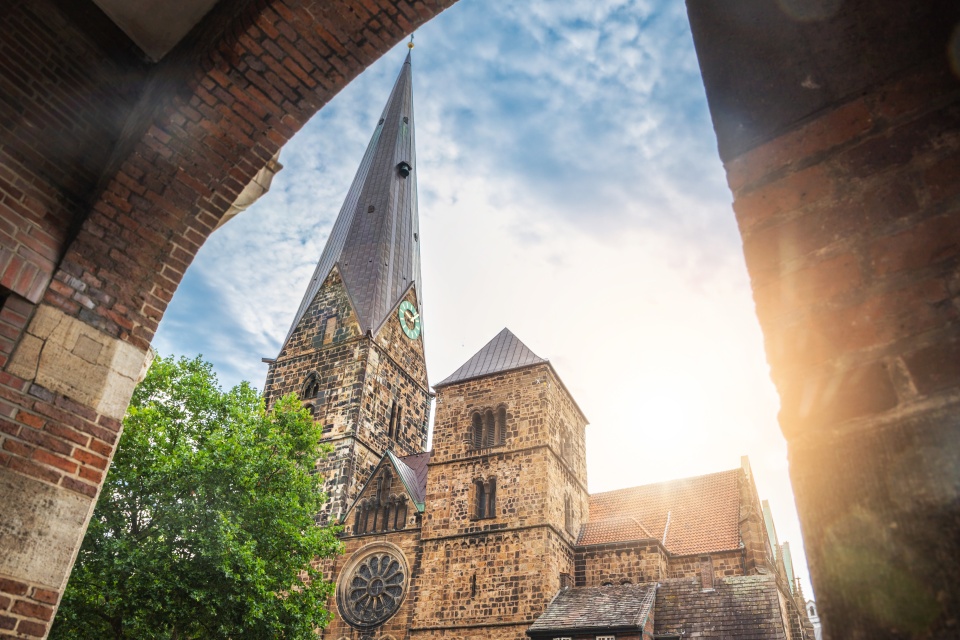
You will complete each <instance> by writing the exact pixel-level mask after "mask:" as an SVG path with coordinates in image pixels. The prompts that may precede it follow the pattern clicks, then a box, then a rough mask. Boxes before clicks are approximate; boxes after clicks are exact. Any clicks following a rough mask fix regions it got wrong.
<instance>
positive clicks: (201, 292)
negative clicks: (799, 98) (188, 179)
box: [154, 0, 811, 596]
mask: <svg viewBox="0 0 960 640" xmlns="http://www.w3.org/2000/svg"><path fill="white" fill-rule="evenodd" d="M415 42H416V45H417V46H416V48H415V50H414V53H413V64H414V101H415V122H416V135H417V171H418V185H419V189H420V200H419V201H420V227H421V236H422V242H421V246H422V251H423V255H422V260H423V282H424V292H423V299H424V308H423V317H424V325H425V328H424V337H425V344H426V350H427V365H428V370H429V375H430V379H431V380H433V381H437V380H441V379H443V378H444V377H446V376H447V375H448V374H449V373H451V372H452V371H453V370H455V369H456V368H457V367H458V366H459V365H460V364H462V363H463V362H464V361H466V360H467V359H468V358H469V357H470V356H471V355H472V354H473V353H475V352H476V351H477V350H478V349H479V348H480V347H482V346H483V345H484V344H485V343H486V342H487V341H488V340H490V339H491V338H492V337H493V336H494V335H495V334H496V333H498V332H499V331H500V329H502V328H503V327H504V326H507V327H509V328H510V329H511V330H512V331H513V332H514V333H515V334H517V336H518V337H519V338H520V339H521V340H523V341H524V342H526V343H527V345H528V346H529V347H530V348H531V349H532V350H533V351H534V352H535V353H537V354H538V355H540V356H543V357H546V358H549V359H550V360H551V362H553V364H554V366H555V367H556V368H557V370H558V372H559V374H560V375H561V377H563V379H564V381H565V382H566V384H567V386H568V387H569V388H570V389H571V391H572V393H573V395H574V396H575V397H576V399H577V401H578V402H579V403H580V405H581V406H582V408H583V410H584V411H585V413H586V414H587V416H588V418H589V419H590V421H591V426H590V427H588V463H589V483H590V489H591V491H606V490H611V489H616V488H621V487H627V486H633V485H637V484H643V483H647V482H656V481H659V480H666V479H670V478H677V477H683V476H689V475H698V474H702V473H708V472H712V471H719V470H723V469H729V468H733V467H736V466H738V465H739V462H740V456H741V455H749V456H750V460H751V464H752V467H753V470H754V472H755V474H756V480H757V484H758V489H759V492H760V496H761V498H766V499H769V500H770V502H771V506H772V508H773V512H774V516H775V518H776V521H777V528H778V533H779V535H780V538H781V541H782V540H790V541H791V546H792V547H793V553H794V558H795V562H797V564H798V565H799V566H798V567H797V568H798V573H799V575H800V576H801V578H802V580H803V585H804V588H805V590H806V592H807V595H808V596H809V595H811V591H810V585H809V580H808V579H807V574H806V569H805V567H804V566H803V563H804V560H803V549H802V543H801V537H800V531H799V524H798V522H797V519H796V515H795V508H794V504H793V498H792V495H791V492H790V486H789V478H788V475H787V461H786V447H785V444H784V442H783V439H782V437H781V435H780V432H779V427H778V425H777V419H776V414H777V410H778V399H777V396H776V392H775V390H774V388H773V385H772V383H771V382H770V379H769V375H768V368H767V365H766V361H765V359H764V354H763V336H762V334H761V333H760V329H759V324H758V322H757V320H756V317H755V315H754V309H753V302H752V298H751V294H750V289H749V281H748V278H747V275H746V269H745V267H744V263H743V255H742V250H741V244H740V237H739V234H738V233H737V229H736V224H735V220H734V216H733V211H732V209H731V206H730V202H731V196H730V193H729V190H728V189H727V187H726V183H725V178H724V174H723V168H722V166H721V164H720V160H719V158H718V156H717V150H716V138H715V136H714V133H713V129H712V126H711V124H710V115H709V112H708V110H707V106H706V99H705V96H704V91H703V84H702V81H701V79H700V75H699V69H698V66H697V61H696V56H695V53H694V50H693V43H692V40H691V36H690V29H689V25H688V23H687V17H686V12H685V9H684V6H683V3H679V2H666V1H657V2H654V1H653V0H650V1H638V2H631V1H615V0H571V1H567V2H564V3H556V2H550V1H548V0H530V1H527V2H523V3H515V2H508V1H505V0H460V1H459V2H458V3H457V4H456V5H454V7H453V8H452V9H450V10H448V11H446V12H445V13H443V14H441V15H440V16H439V17H438V18H436V19H434V20H433V21H432V22H430V23H429V24H427V25H426V26H424V27H423V28H421V29H420V30H419V31H418V32H417V34H416V40H415ZM405 53H406V47H405V45H403V44H401V45H398V46H397V48H396V49H394V50H393V51H392V52H390V53H388V54H387V55H385V56H384V57H383V58H382V59H381V60H380V61H379V62H377V63H376V64H374V65H373V66H371V67H370V68H369V69H368V70H367V71H366V72H365V73H364V74H362V75H361V76H360V77H359V78H358V79H357V80H355V81H354V82H353V83H351V84H350V85H349V86H348V87H347V88H346V89H344V90H343V91H342V92H341V93H340V94H339V95H338V96H337V97H336V98H335V99H334V100H333V101H332V102H331V103H330V104H329V105H328V106H327V107H325V108H324V109H323V110H322V111H321V112H320V113H319V114H317V116H316V117H314V118H313V119H312V120H311V121H310V123H309V124H307V126H305V127H304V129H303V130H302V131H301V132H300V133H299V134H298V135H297V136H296V137H295V138H294V139H293V140H292V141H291V142H290V143H289V144H288V145H287V146H286V147H285V148H284V150H283V152H282V153H281V162H282V163H283V165H284V167H285V168H284V169H283V171H281V172H280V173H279V174H278V176H277V178H276V179H275V181H274V184H273V187H272V189H271V191H270V193H268V194H267V195H266V196H265V197H264V198H263V199H262V200H261V201H259V202H258V203H257V204H256V205H254V207H252V208H251V209H250V210H248V211H247V212H245V213H244V214H242V215H240V216H239V217H238V218H236V219H235V220H233V221H231V222H230V223H229V224H228V225H226V226H225V227H224V228H223V229H221V230H219V231H217V232H216V233H214V234H213V235H212V236H211V238H210V239H209V240H208V241H207V243H206V245H205V246H204V247H203V248H202V249H201V251H200V253H199V254H198V256H197V258H196V260H195V261H194V264H193V265H192V266H191V268H190V269H189V270H188V272H187V274H186V276H185V278H184V281H183V283H182V284H181V286H180V289H179V290H178V292H177V294H176V296H175V297H174V300H173V302H172V304H171V305H170V307H169V309H168V310H167V313H166V315H165V317H164V320H163V322H162V323H161V325H160V330H159V331H158V333H157V337H156V339H155V341H154V347H155V348H156V349H157V350H158V351H159V352H160V353H162V354H164V355H166V354H170V353H175V354H185V355H195V354H197V353H202V354H203V355H204V357H205V358H206V359H208V360H210V361H211V362H213V364H214V366H215V368H216V370H217V372H218V374H219V376H220V379H221V381H222V382H223V383H224V384H225V385H232V384H235V383H237V382H239V381H240V380H243V379H246V380H250V381H251V382H252V383H253V384H254V385H255V386H257V387H258V388H260V387H262V385H263V380H264V378H265V375H266V368H265V365H263V364H261V362H260V358H261V357H275V356H276V354H277V353H278V352H279V349H280V343H281V340H283V338H284V336H285V335H286V332H287V329H288V328H289V323H290V322H291V321H292V319H293V315H294V313H295V312H296V309H297V306H298V304H299V302H300V298H301V296H302V295H303V292H304V290H305V288H306V286H307V283H308V281H309V279H310V276H311V274H312V272H313V268H314V266H315V264H316V261H317V260H318V258H319V257H320V253H321V251H322V249H323V244H324V242H325V240H326V237H327V234H328V233H329V231H330V227H331V225H332V224H333V221H334V218H335V216H336V214H337V212H338V211H339V208H340V205H341V203H342V200H343V197H344V195H345V194H346V191H347V188H348V187H349V185H350V181H351V179H352V177H353V173H354V171H355V170H356V167H357V165H358V164H359V162H360V158H361V156H362V155H363V151H364V149H365V147H366V144H367V142H368V140H369V136H370V134H371V133H372V131H373V128H374V126H375V124H376V121H377V118H378V117H379V114H380V111H381V110H382V108H383V104H384V102H385V101H386V98H387V95H388V94H389V91H390V88H391V86H392V84H393V81H394V79H395V77H396V74H397V72H398V71H399V69H400V65H401V63H402V61H403V57H404V55H405Z"/></svg>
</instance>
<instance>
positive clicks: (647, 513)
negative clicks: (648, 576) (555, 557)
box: [577, 469, 741, 555]
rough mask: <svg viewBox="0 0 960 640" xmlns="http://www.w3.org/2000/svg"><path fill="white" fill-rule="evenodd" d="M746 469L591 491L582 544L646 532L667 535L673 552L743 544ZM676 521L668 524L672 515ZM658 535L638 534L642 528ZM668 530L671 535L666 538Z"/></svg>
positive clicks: (706, 550) (622, 539) (659, 536)
mask: <svg viewBox="0 0 960 640" xmlns="http://www.w3.org/2000/svg"><path fill="white" fill-rule="evenodd" d="M740 474H741V470H740V469H731V470H730V471H721V472H719V473H711V474H708V475H705V476H697V477H694V478H683V479H681V480H671V481H669V482H658V483H657V484H648V485H644V486H640V487H632V488H630V489H619V490H617V491H608V492H606V493H597V494H594V495H592V496H590V522H588V523H587V524H586V525H584V527H583V529H582V530H581V531H580V538H579V540H578V541H577V543H578V544H581V545H591V544H606V543H610V542H626V541H629V540H637V539H643V538H656V539H658V540H661V541H663V543H664V546H665V547H666V548H667V550H668V551H669V552H670V553H674V554H677V555H687V554H693V553H709V552H713V551H724V550H728V549H737V548H739V546H740V527H739V519H740V487H739V477H740ZM668 514H669V518H670V522H669V527H668V526H667V516H668ZM631 519H632V520H635V521H636V522H637V524H638V525H639V527H640V530H645V531H647V532H649V533H650V534H652V535H647V536H643V537H638V533H639V531H640V530H638V529H637V527H634V526H632V525H631V524H630V523H629V520H631ZM664 530H666V539H665V540H664Z"/></svg>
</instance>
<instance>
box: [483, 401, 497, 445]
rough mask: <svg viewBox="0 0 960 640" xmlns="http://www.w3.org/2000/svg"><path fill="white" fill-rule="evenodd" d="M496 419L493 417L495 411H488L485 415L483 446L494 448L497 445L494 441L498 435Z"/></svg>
mask: <svg viewBox="0 0 960 640" xmlns="http://www.w3.org/2000/svg"><path fill="white" fill-rule="evenodd" d="M496 428H497V427H496V418H494V417H493V411H491V410H490V409H487V410H486V412H485V413H484V414H483V446H484V447H492V446H493V445H495V444H496V440H495V439H494V438H495V436H496V434H495V431H496Z"/></svg>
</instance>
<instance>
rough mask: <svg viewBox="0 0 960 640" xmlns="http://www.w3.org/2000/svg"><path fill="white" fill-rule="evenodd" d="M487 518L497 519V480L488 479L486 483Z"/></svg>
mask: <svg viewBox="0 0 960 640" xmlns="http://www.w3.org/2000/svg"><path fill="white" fill-rule="evenodd" d="M486 511H487V517H488V518H496V517H497V479H496V478H490V480H488V481H487V510H486Z"/></svg>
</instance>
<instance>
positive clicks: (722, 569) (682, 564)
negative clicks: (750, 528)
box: [665, 549, 746, 582]
mask: <svg viewBox="0 0 960 640" xmlns="http://www.w3.org/2000/svg"><path fill="white" fill-rule="evenodd" d="M703 557H709V558H710V561H709V562H710V563H711V564H712V565H713V579H714V582H716V581H717V580H719V579H721V578H729V577H731V576H742V575H746V572H745V571H744V568H743V552H742V551H741V550H739V549H735V550H733V551H719V552H713V553H702V554H699V555H690V556H672V557H670V559H669V566H668V574H667V576H665V577H667V578H696V579H697V580H699V579H700V567H701V565H702V562H701V558H703Z"/></svg>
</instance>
